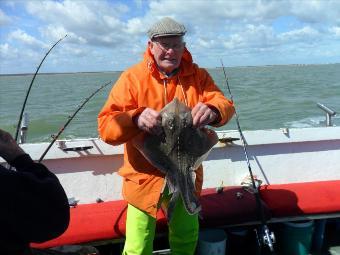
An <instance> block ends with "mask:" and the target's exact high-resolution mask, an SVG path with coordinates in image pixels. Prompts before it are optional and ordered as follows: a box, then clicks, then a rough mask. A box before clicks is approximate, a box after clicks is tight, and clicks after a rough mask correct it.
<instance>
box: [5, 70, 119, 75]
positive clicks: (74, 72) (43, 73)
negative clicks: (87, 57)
mask: <svg viewBox="0 0 340 255" xmlns="http://www.w3.org/2000/svg"><path fill="white" fill-rule="evenodd" d="M120 72H122V71H96V72H60V73H38V74H39V75H54V74H77V73H79V74H94V73H120ZM27 75H34V73H10V74H0V76H27Z"/></svg>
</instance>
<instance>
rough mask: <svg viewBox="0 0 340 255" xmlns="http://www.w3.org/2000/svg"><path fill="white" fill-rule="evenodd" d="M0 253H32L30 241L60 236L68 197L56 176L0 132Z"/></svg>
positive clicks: (67, 221) (66, 212) (65, 225)
mask: <svg viewBox="0 0 340 255" xmlns="http://www.w3.org/2000/svg"><path fill="white" fill-rule="evenodd" d="M0 157H2V158H3V159H5V160H6V161H7V162H8V163H9V164H10V165H11V166H13V167H15V168H16V170H8V169H6V168H5V167H4V166H2V165H0V196H1V199H0V201H1V210H0V254H3V255H28V254H31V251H30V248H29V244H30V243H31V242H37V243H40V242H45V241H47V240H50V239H53V238H55V237H57V236H59V235H61V234H62V233H63V232H64V231H65V230H66V228H67V227H68V224H69V218H70V212H69V205H68V200H67V196H66V194H65V191H64V189H63V187H62V186H61V184H60V183H59V181H58V179H57V177H56V176H55V175H54V174H53V173H51V172H50V171H49V170H48V169H47V168H46V167H45V166H44V165H43V164H39V163H34V162H33V160H32V159H31V157H30V156H29V155H28V154H26V153H25V152H24V151H23V150H22V149H21V148H20V147H19V146H18V145H17V143H16V142H15V140H14V139H13V138H12V136H11V135H10V134H9V133H7V132H5V131H3V130H1V129H0Z"/></svg>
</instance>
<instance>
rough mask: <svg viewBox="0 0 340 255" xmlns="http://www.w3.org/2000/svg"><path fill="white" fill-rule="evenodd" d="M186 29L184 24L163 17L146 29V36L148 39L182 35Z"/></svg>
mask: <svg viewBox="0 0 340 255" xmlns="http://www.w3.org/2000/svg"><path fill="white" fill-rule="evenodd" d="M186 31H187V30H186V29H185V27H184V25H182V24H180V23H178V22H177V21H175V20H173V19H171V18H169V17H165V18H162V19H161V20H159V21H158V22H156V23H155V24H153V25H152V27H151V28H150V29H149V30H148V36H149V38H150V39H152V38H155V37H162V36H183V35H185V33H186Z"/></svg>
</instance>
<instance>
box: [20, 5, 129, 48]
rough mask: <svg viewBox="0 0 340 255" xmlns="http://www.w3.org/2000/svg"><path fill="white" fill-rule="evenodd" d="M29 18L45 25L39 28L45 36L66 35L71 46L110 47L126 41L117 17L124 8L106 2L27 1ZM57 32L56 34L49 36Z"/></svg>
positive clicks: (126, 8) (122, 26)
mask: <svg viewBox="0 0 340 255" xmlns="http://www.w3.org/2000/svg"><path fill="white" fill-rule="evenodd" d="M27 10H28V12H29V13H30V14H32V15H35V16H36V17H38V18H39V19H41V20H43V21H45V22H47V23H48V25H47V26H45V27H44V28H41V30H42V31H43V33H44V35H45V36H48V35H50V36H52V37H53V38H55V37H56V36H55V35H56V34H58V36H59V35H60V33H65V32H66V33H67V34H70V37H71V38H73V42H74V43H77V42H79V43H87V44H89V45H93V46H106V47H112V46H115V45H118V44H119V43H120V42H121V41H122V40H123V41H124V40H127V37H125V36H123V35H124V34H126V32H125V31H127V25H126V24H125V23H124V22H123V21H121V19H120V16H121V15H122V14H124V13H125V12H126V11H127V10H128V7H127V6H125V5H122V4H116V5H112V4H109V3H108V2H106V1H69V0H66V1H63V2H54V1H43V2H37V1H31V2H28V3H27ZM53 28H57V31H59V32H53Z"/></svg>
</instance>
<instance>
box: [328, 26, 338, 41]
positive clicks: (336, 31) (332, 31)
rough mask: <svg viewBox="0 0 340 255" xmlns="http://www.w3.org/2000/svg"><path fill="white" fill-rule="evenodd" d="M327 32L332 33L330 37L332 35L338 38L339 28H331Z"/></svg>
mask: <svg viewBox="0 0 340 255" xmlns="http://www.w3.org/2000/svg"><path fill="white" fill-rule="evenodd" d="M329 32H330V33H332V35H334V36H335V37H338V38H340V26H338V27H336V26H334V27H331V28H330V29H329Z"/></svg>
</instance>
